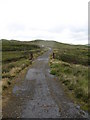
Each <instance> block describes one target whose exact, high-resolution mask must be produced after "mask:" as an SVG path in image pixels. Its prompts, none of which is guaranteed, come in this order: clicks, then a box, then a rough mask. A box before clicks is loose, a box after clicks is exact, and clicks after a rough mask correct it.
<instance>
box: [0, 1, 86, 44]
mask: <svg viewBox="0 0 90 120" xmlns="http://www.w3.org/2000/svg"><path fill="white" fill-rule="evenodd" d="M2 38H5V39H17V40H34V39H44V40H56V41H59V42H63V43H72V44H87V43H88V0H0V39H2Z"/></svg>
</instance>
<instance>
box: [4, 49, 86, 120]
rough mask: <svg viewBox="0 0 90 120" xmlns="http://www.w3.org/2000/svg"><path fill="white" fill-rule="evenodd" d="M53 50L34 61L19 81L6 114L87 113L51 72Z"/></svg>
mask: <svg viewBox="0 0 90 120" xmlns="http://www.w3.org/2000/svg"><path fill="white" fill-rule="evenodd" d="M51 52H52V51H51V50H49V51H48V52H46V53H45V54H44V55H42V56H41V57H39V58H38V59H37V60H35V61H34V64H33V65H32V67H31V68H30V69H29V70H28V71H27V74H26V77H25V79H24V80H23V81H20V82H19V83H18V84H16V85H15V86H14V87H13V89H12V91H11V93H10V96H9V100H8V102H7V104H6V105H4V107H3V118H62V117H63V118H79V117H87V114H86V113H85V112H83V111H82V110H80V108H79V106H77V105H74V103H73V102H72V101H71V100H70V98H68V97H67V96H66V94H65V93H64V90H63V88H62V85H61V84H60V82H59V81H58V79H57V78H56V77H55V76H53V75H50V73H49V71H50V68H49V65H48V62H49V56H50V54H51Z"/></svg>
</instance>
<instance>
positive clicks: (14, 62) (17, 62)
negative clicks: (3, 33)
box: [2, 39, 44, 90]
mask: <svg viewBox="0 0 90 120" xmlns="http://www.w3.org/2000/svg"><path fill="white" fill-rule="evenodd" d="M43 52H44V49H42V48H41V47H40V46H38V45H35V44H32V43H30V42H29V43H27V42H20V41H15V40H11V41H8V40H5V39H3V40H2V82H3V84H2V88H3V90H5V89H6V88H7V87H8V86H9V85H10V84H11V82H12V80H13V79H14V77H16V76H17V75H18V74H19V73H20V72H21V71H22V70H23V69H25V68H26V67H28V66H29V65H31V64H32V60H29V57H30V53H33V59H35V58H36V57H38V56H39V55H41V54H42V53H43Z"/></svg>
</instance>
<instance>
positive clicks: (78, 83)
mask: <svg viewBox="0 0 90 120" xmlns="http://www.w3.org/2000/svg"><path fill="white" fill-rule="evenodd" d="M53 52H54V53H55V59H53V58H52V56H51V58H50V67H51V74H53V75H56V76H58V78H59V79H60V81H61V82H62V84H63V85H65V86H66V88H67V89H68V90H69V92H70V93H71V95H72V97H74V98H75V100H76V101H77V102H79V103H80V104H81V107H82V108H83V109H84V110H88V64H89V60H88V56H89V53H88V47H87V46H80V45H79V46H74V45H64V44H62V45H61V44H60V47H57V48H54V51H53Z"/></svg>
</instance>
